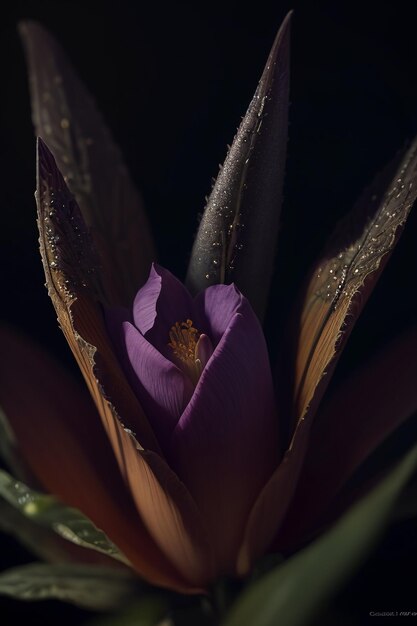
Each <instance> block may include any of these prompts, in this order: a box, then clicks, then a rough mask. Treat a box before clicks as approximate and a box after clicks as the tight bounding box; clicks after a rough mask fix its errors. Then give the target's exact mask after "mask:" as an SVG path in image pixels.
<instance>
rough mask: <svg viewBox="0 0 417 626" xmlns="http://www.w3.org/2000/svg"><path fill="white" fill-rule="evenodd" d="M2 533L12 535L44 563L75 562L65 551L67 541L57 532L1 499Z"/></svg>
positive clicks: (0, 522)
mask: <svg viewBox="0 0 417 626" xmlns="http://www.w3.org/2000/svg"><path fill="white" fill-rule="evenodd" d="M0 531H2V532H4V533H7V534H8V535H12V536H13V537H15V538H16V539H17V540H18V541H19V542H20V543H21V544H23V545H24V546H25V547H26V548H27V549H28V550H29V551H30V552H32V553H33V554H35V555H36V556H37V557H39V558H40V559H42V560H43V561H48V562H50V563H65V562H66V561H68V560H74V557H73V555H69V554H68V551H67V550H65V545H66V543H65V541H64V540H63V539H61V537H59V536H58V535H57V534H56V533H55V532H53V531H52V530H50V529H48V528H44V527H43V526H39V525H38V524H35V523H33V521H32V520H30V519H27V518H26V517H25V516H24V515H22V514H21V513H20V511H18V510H16V509H15V508H14V507H13V506H12V505H11V504H9V503H8V502H6V501H5V500H2V499H1V498H0Z"/></svg>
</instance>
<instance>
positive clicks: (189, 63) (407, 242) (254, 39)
mask: <svg viewBox="0 0 417 626" xmlns="http://www.w3.org/2000/svg"><path fill="white" fill-rule="evenodd" d="M290 8H293V9H294V10H295V13H294V19H293V31H292V32H293V34H292V61H291V72H292V74H291V108H290V128H289V158H288V166H287V176H286V193H285V197H286V200H285V206H284V213H283V219H282V227H281V245H280V250H279V253H278V258H277V278H276V281H275V285H274V288H275V291H274V298H273V305H274V306H273V308H272V309H271V310H272V313H271V314H270V317H269V320H268V330H269V332H270V334H271V336H277V335H279V328H277V327H279V326H280V324H281V322H282V317H283V315H282V311H283V310H287V309H286V307H287V305H288V304H289V303H290V302H291V300H292V298H293V296H294V294H295V293H296V289H297V285H298V284H299V281H300V278H301V277H302V276H303V274H304V272H305V271H306V269H307V268H308V266H309V263H310V262H311V261H312V260H313V259H314V258H315V256H316V255H317V254H318V253H319V251H320V248H321V246H322V245H323V243H324V241H325V239H326V237H327V235H328V234H329V232H330V231H331V228H332V225H333V224H334V223H335V222H336V220H337V218H338V217H340V216H341V215H343V214H344V213H345V212H346V211H347V210H348V209H349V208H350V207H351V206H352V204H353V202H354V200H355V198H356V196H357V195H358V193H359V192H360V190H361V189H362V187H363V186H364V185H365V184H366V183H367V182H369V181H370V179H371V178H372V176H373V175H374V174H375V173H376V172H377V171H378V170H379V169H380V168H381V167H382V166H383V165H384V164H385V163H386V162H387V161H388V160H389V159H390V158H391V157H392V156H393V155H394V154H395V153H396V152H397V151H398V150H399V149H401V148H402V147H403V146H404V145H405V142H406V141H407V140H410V139H412V138H413V136H414V135H415V134H416V133H417V3H415V2H410V3H408V2H385V3H383V2H378V3H374V2H368V3H366V2H365V3H362V4H355V3H352V2H321V3H318V2H301V1H300V2H297V1H295V0H294V1H293V2H292V3H290V2H279V1H278V0H276V1H275V2H263V1H262V0H258V1H257V2H256V3H254V5H253V6H252V8H244V7H243V5H242V3H241V2H232V1H228V2H227V1H225V2H223V3H216V2H211V3H209V2H206V3H196V2H195V3H191V2H171V3H161V2H154V3H153V4H151V5H148V4H145V3H143V4H142V3H135V2H126V1H124V0H117V1H115V2H112V3H110V2H100V3H99V2H53V1H45V2H40V1H33V2H9V3H8V4H7V3H5V4H4V5H3V8H2V15H1V18H0V33H1V36H0V81H1V100H0V116H1V117H0V160H1V169H0V200H1V202H0V205H1V206H0V210H1V212H2V221H1V228H0V255H1V265H0V270H1V284H2V287H1V293H2V299H1V317H2V318H3V319H4V320H6V321H8V322H12V323H14V324H15V325H17V326H18V327H20V328H22V329H23V330H25V331H26V332H28V333H29V334H31V335H32V336H34V337H36V338H37V339H38V340H39V341H41V342H42V343H43V344H44V345H45V346H46V347H47V348H48V349H49V350H50V351H52V352H55V354H57V355H58V356H59V357H60V358H61V359H62V360H63V361H64V362H66V364H67V366H68V367H69V368H73V369H74V372H75V368H74V367H73V364H72V359H71V356H70V355H69V353H68V349H67V347H66V345H65V343H64V340H63V338H62V337H61V334H60V331H59V330H58V329H57V324H56V319H55V314H54V312H53V310H52V306H51V304H50V302H49V300H48V297H47V294H46V290H45V289H44V288H43V282H44V279H43V276H42V269H41V263H40V259H39V254H38V250H37V233H36V227H35V206H34V198H33V192H34V187H35V171H34V170H35V144H34V137H33V131H32V127H31V121H30V108H29V95H28V89H27V84H26V73H25V66H24V60H23V53H22V50H21V46H20V43H19V40H18V37H17V34H16V24H17V22H18V20H19V19H22V18H36V19H38V20H40V21H41V22H42V23H43V24H44V25H45V26H47V27H49V29H50V30H51V31H52V32H53V33H54V34H55V36H56V37H57V39H58V40H59V41H60V42H61V43H62V45H63V46H64V47H65V49H66V50H67V52H68V54H69V56H70V58H71V60H72V62H73V64H74V65H75V67H76V68H77V70H78V72H79V73H80V75H81V76H82V78H83V80H84V82H85V83H86V84H87V85H88V87H89V89H90V91H91V92H92V94H93V95H94V97H95V99H96V101H97V102H98V104H99V108H100V109H101V111H102V112H103V114H104V116H105V118H106V120H107V122H108V124H109V126H110V127H111V129H112V131H113V134H114V136H115V137H116V139H117V141H118V143H119V144H120V146H121V148H122V150H123V152H124V154H125V157H126V161H127V163H128V166H129V169H130V171H131V173H132V176H133V178H134V180H135V181H136V183H137V184H138V186H139V187H140V189H141V190H142V192H143V195H144V198H145V202H146V206H147V209H148V213H149V216H150V220H151V223H152V227H153V231H154V235H155V239H156V242H157V246H158V250H159V254H160V261H161V262H162V264H163V265H165V266H167V267H169V268H170V269H171V270H172V271H174V272H175V273H176V274H177V275H178V276H180V277H181V276H183V274H184V272H185V268H186V264H187V259H188V255H189V252H190V249H191V244H192V237H193V233H194V232H195V229H196V226H197V216H198V213H199V212H201V211H202V209H203V207H204V197H205V195H206V194H207V193H208V192H209V191H210V186H211V178H212V177H213V176H215V175H216V173H217V170H218V163H221V162H222V160H223V158H224V156H225V149H226V144H227V143H230V142H231V140H232V138H233V135H234V132H235V130H236V127H237V125H238V123H239V121H240V117H241V116H242V115H243V114H244V112H245V109H246V107H247V104H248V103H249V100H250V98H251V96H252V94H253V92H254V90H255V87H256V83H257V80H258V78H259V76H260V73H261V71H262V67H263V64H264V62H265V60H266V57H267V54H268V51H269V48H270V46H271V44H272V41H273V39H274V35H275V33H276V30H277V28H278V27H279V24H280V23H281V21H282V19H283V17H284V15H285V13H286V12H287V10H289V9H290ZM416 242H417V214H415V215H414V216H412V217H411V219H410V224H409V227H408V229H407V230H406V232H405V234H404V236H403V237H402V240H401V242H400V244H399V246H398V248H397V250H396V252H395V253H394V255H393V257H392V260H391V262H390V264H389V266H388V268H387V270H386V271H385V273H384V276H383V278H382V279H381V280H380V282H379V284H378V287H377V289H376V291H375V293H374V295H373V297H372V300H371V302H370V303H369V305H368V307H367V309H366V311H365V313H364V315H363V316H362V318H361V320H360V322H359V323H358V326H357V328H356V330H355V332H354V333H353V335H352V341H351V342H350V346H349V348H348V350H347V352H346V355H345V356H344V358H343V359H342V362H341V364H340V367H339V372H338V375H339V376H341V375H343V374H344V373H345V372H346V371H347V370H349V369H350V368H352V367H354V365H355V364H356V363H357V362H359V361H360V360H361V358H363V356H364V355H365V354H367V353H368V352H370V351H372V350H374V349H375V348H376V347H377V346H378V344H379V343H381V342H382V341H383V340H384V339H386V338H387V337H389V336H392V335H394V334H395V333H396V332H398V330H399V329H401V328H403V327H405V326H407V325H409V324H410V323H411V322H412V321H413V320H415V319H416V312H417V306H416V297H415V290H416V277H417V254H416ZM2 358H3V357H2ZM404 436H405V435H404ZM416 555H417V533H416V531H415V529H414V528H413V527H412V526H411V525H410V524H408V525H407V524H405V525H404V524H403V525H402V526H401V527H396V528H394V529H393V530H391V531H390V532H389V533H388V535H386V537H385V540H384V542H383V543H382V546H381V548H380V549H379V551H378V552H377V553H376V554H375V555H374V558H373V560H372V561H371V562H370V563H369V564H368V565H367V566H366V567H364V568H363V569H362V571H361V572H360V573H359V574H358V575H357V576H356V578H355V580H354V581H353V583H351V585H350V586H349V587H348V589H347V590H346V591H345V592H344V594H342V595H341V596H340V597H339V598H338V599H337V600H336V601H335V605H334V607H333V608H331V609H330V610H329V612H328V613H326V615H328V617H327V618H326V617H324V616H323V618H322V619H321V620H320V621H319V623H321V624H323V623H327V622H325V619H328V623H329V624H330V623H337V624H340V625H341V626H343V624H344V623H346V624H348V623H352V624H362V623H363V624H366V623H372V624H376V623H379V620H378V619H377V618H373V619H372V620H370V618H368V616H367V614H368V612H369V611H372V610H398V611H402V610H417V599H416V597H415V593H414V595H413V592H414V589H413V585H412V580H413V574H411V575H410V573H409V572H408V570H409V569H411V572H413V571H414V579H415V569H416V562H417V561H416ZM29 559H30V557H29V555H27V554H26V553H24V552H23V551H22V550H21V549H20V548H19V547H18V546H17V545H15V544H14V542H13V541H12V540H10V539H9V538H7V537H4V538H2V542H1V544H0V562H2V561H3V563H2V565H3V566H5V565H10V564H17V563H18V562H24V561H27V560H29ZM410 576H411V577H410ZM413 603H414V604H413ZM0 606H4V611H5V612H4V613H3V614H1V613H0V623H1V624H3V623H4V624H9V623H12V617H11V616H12V615H13V616H15V617H16V618H17V617H18V616H22V617H23V616H30V619H31V622H32V623H40V624H41V623H42V624H45V625H47V624H55V623H56V622H57V620H58V619H59V621H60V623H62V624H78V623H81V620H83V619H84V615H83V613H79V612H77V611H76V610H75V609H68V608H67V607H64V606H62V607H61V606H60V605H58V604H55V603H50V604H41V605H36V606H34V607H33V606H30V607H29V606H28V605H18V604H14V603H12V602H9V601H2V603H1V604H0ZM6 615H7V617H6ZM329 616H330V617H329ZM349 616H350V617H349ZM348 618H349V619H351V621H347V620H348ZM405 619H407V618H405ZM410 619H411V618H408V621H407V623H409V621H410ZM387 621H388V622H389V623H392V620H391V621H390V620H385V621H383V622H381V623H387ZM401 623H402V622H401ZM283 624H285V619H284V618H283ZM254 626H255V625H254Z"/></svg>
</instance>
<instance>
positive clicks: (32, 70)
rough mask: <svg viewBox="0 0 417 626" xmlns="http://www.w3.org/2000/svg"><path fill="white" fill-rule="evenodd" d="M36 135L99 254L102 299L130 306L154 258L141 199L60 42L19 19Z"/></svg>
mask: <svg viewBox="0 0 417 626" xmlns="http://www.w3.org/2000/svg"><path fill="white" fill-rule="evenodd" d="M20 34H21V36H22V39H23V43H24V46H25V51H26V58H27V63H28V68H29V77H30V89H31V97H32V113H33V123H34V126H35V131H36V134H37V135H38V136H40V137H42V138H43V139H44V140H45V141H46V142H47V143H48V145H49V146H50V148H51V149H52V150H53V152H54V154H55V157H56V159H57V162H58V165H59V169H60V170H61V171H62V172H63V174H64V176H65V179H66V181H67V183H68V185H69V187H70V189H71V191H72V192H73V193H74V194H75V197H76V199H77V202H78V204H79V206H80V207H81V210H82V213H83V217H84V219H85V221H86V223H87V226H88V227H89V228H91V232H92V237H93V241H94V244H95V247H96V249H97V250H98V252H99V256H100V268H101V272H100V276H99V286H100V297H101V298H102V299H104V301H106V302H109V303H112V304H117V303H119V304H120V303H122V304H126V305H128V304H130V302H131V301H132V299H133V297H134V295H135V294H136V291H137V290H138V289H139V287H140V286H141V285H142V284H143V283H144V281H145V280H146V278H147V275H148V273H149V267H150V264H151V262H152V261H153V260H154V252H153V244H152V241H151V236H150V232H149V227H148V223H147V220H146V217H145V213H144V210H143V206H142V200H141V198H140V196H139V194H138V192H137V191H136V189H135V187H134V185H133V183H132V181H131V179H130V177H129V174H128V172H127V169H126V167H125V164H124V163H123V160H122V157H121V154H120V152H119V149H118V148H117V147H116V145H115V144H114V142H113V139H112V137H111V135H110V133H109V131H108V129H107V128H106V126H105V124H104V122H103V120H102V118H101V116H100V115H99V113H98V112H97V111H96V108H95V106H94V104H93V101H92V99H91V97H90V95H89V94H88V92H87V91H86V89H85V87H84V86H83V84H82V83H81V81H80V80H79V78H78V77H77V75H76V74H75V72H74V70H73V68H72V67H71V65H70V63H69V61H68V60H67V58H66V56H65V54H64V52H63V50H62V49H61V47H60V45H59V44H58V43H57V42H56V41H55V40H54V39H53V38H52V36H51V35H50V34H49V33H48V32H47V31H46V30H45V29H44V28H43V27H42V26H41V25H40V24H37V23H36V22H23V23H21V24H20Z"/></svg>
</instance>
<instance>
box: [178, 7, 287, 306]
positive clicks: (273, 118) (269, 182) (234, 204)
mask: <svg viewBox="0 0 417 626" xmlns="http://www.w3.org/2000/svg"><path fill="white" fill-rule="evenodd" d="M290 18H291V14H288V15H287V17H286V18H285V20H284V22H283V24H282V26H281V28H280V30H279V32H278V35H277V37H276V39H275V42H274V45H273V47H272V50H271V53H270V55H269V58H268V61H267V64H266V66H265V69H264V72H263V74H262V77H261V80H260V82H259V85H258V88H257V90H256V92H255V95H254V97H253V100H252V102H251V103H250V105H249V109H248V111H247V113H246V115H245V117H244V118H243V120H242V122H241V124H240V126H239V129H238V131H237V134H236V136H235V138H234V141H233V144H232V146H231V148H230V150H229V152H228V155H227V157H226V160H225V162H224V165H223V167H222V168H221V170H220V173H219V175H218V177H217V180H216V182H215V184H214V187H213V190H212V192H211V195H210V198H209V200H208V203H207V206H206V208H205V211H204V214H203V218H202V220H201V223H200V227H199V230H198V233H197V237H196V240H195V243H194V248H193V252H192V256H191V261H190V265H189V269H188V277H187V284H188V287H189V289H190V291H191V292H192V293H197V292H198V291H201V290H202V289H204V288H206V287H208V286H209V285H213V284H216V283H232V282H235V283H236V285H237V286H238V287H239V289H240V290H241V291H242V292H243V293H244V295H245V296H247V297H248V298H249V300H250V302H251V304H252V306H253V308H254V309H255V311H256V312H257V314H258V315H259V316H260V317H261V318H262V317H263V314H264V311H265V307H266V302H267V298H268V292H269V285H270V280H271V276H272V271H273V263H274V257H275V251H276V239H277V233H278V223H279V214H280V208H281V198H282V185H283V178H284V168H285V155H286V148H287V124H288V93H289V43H290Z"/></svg>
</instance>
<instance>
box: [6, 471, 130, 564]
mask: <svg viewBox="0 0 417 626" xmlns="http://www.w3.org/2000/svg"><path fill="white" fill-rule="evenodd" d="M0 496H2V497H3V498H4V499H5V500H7V502H8V503H9V504H11V505H12V506H14V507H16V508H17V509H18V510H19V511H20V512H21V513H22V515H24V516H25V517H26V518H27V519H28V520H31V521H32V523H33V524H38V525H40V526H43V527H46V528H48V529H51V530H53V531H54V532H55V533H57V534H58V535H59V536H60V537H62V538H64V539H66V540H67V541H71V542H72V543H74V544H75V545H77V546H80V547H83V548H90V549H92V550H97V552H101V553H102V554H105V555H106V556H108V557H111V558H113V559H117V560H118V561H121V562H122V563H125V564H128V561H127V560H126V558H125V557H124V555H123V554H122V553H121V552H120V551H119V550H118V549H117V548H116V546H115V545H114V544H113V543H112V542H111V541H110V540H109V539H108V537H106V535H105V534H104V533H103V532H102V531H101V530H99V529H98V528H96V527H95V526H94V524H93V523H92V522H91V521H90V520H89V519H87V518H86V517H85V516H84V515H82V513H80V512H79V511H77V510H76V509H73V508H71V507H67V506H65V505H63V504H61V503H60V502H59V501H58V500H57V499H56V498H54V497H53V496H49V495H45V494H41V493H38V492H36V491H34V490H33V489H30V488H29V487H27V486H26V485H24V484H23V483H21V482H19V481H18V480H16V479H14V478H13V477H12V476H9V474H7V473H6V472H4V471H2V470H0Z"/></svg>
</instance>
